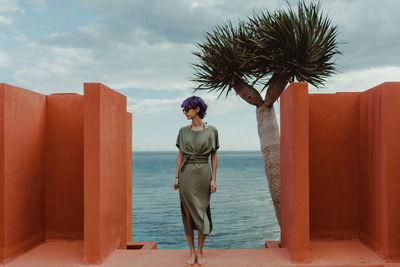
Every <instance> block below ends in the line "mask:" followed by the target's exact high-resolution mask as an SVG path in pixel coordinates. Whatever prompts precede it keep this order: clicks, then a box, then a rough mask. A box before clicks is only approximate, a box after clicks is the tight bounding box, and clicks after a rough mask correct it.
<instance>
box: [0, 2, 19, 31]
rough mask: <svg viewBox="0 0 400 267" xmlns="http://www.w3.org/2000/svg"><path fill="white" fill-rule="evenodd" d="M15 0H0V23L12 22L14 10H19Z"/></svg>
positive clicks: (9, 23) (8, 23)
mask: <svg viewBox="0 0 400 267" xmlns="http://www.w3.org/2000/svg"><path fill="white" fill-rule="evenodd" d="M21 11H22V9H21V8H20V7H19V6H18V1H17V0H2V1H1V4H0V24H4V25H7V26H9V25H11V24H13V22H14V19H13V15H14V13H15V12H21Z"/></svg>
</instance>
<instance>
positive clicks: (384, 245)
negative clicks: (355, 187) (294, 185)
mask: <svg viewBox="0 0 400 267" xmlns="http://www.w3.org/2000/svg"><path fill="white" fill-rule="evenodd" d="M359 114H360V137H361V138H360V146H361V166H360V170H361V176H360V177H361V179H360V181H361V190H362V191H361V195H360V202H361V206H360V207H361V211H362V217H361V231H362V232H361V239H362V240H363V241H364V242H365V243H367V244H368V245H370V246H371V247H373V248H375V249H376V250H377V251H378V252H379V253H380V254H381V255H382V256H384V257H385V258H389V259H394V258H397V259H399V258H400V208H399V205H400V179H399V177H400V164H399V158H400V116H399V114H400V83H384V84H381V85H379V86H377V87H375V88H372V89H370V90H368V91H366V92H364V93H363V94H362V95H361V97H360V113H359Z"/></svg>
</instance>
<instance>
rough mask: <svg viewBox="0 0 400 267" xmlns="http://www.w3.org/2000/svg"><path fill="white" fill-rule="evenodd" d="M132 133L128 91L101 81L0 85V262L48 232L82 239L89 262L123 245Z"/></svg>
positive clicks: (127, 226) (49, 236)
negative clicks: (65, 87) (52, 86)
mask: <svg viewBox="0 0 400 267" xmlns="http://www.w3.org/2000/svg"><path fill="white" fill-rule="evenodd" d="M131 138H132V116H131V114H130V113H128V112H126V96H123V95H121V94H119V93H118V92H116V91H114V90H112V89H110V88H108V87H106V86H104V85H102V84H99V83H86V84H84V95H79V94H68V93H67V94H51V95H43V94H39V93H36V92H32V91H29V90H25V89H22V88H18V87H14V86H11V85H8V84H0V148H1V151H0V195H1V197H0V263H5V262H8V261H10V260H11V259H13V258H15V257H16V256H18V255H20V254H22V253H24V252H25V251H27V250H29V249H31V248H32V247H35V246H36V245H38V244H40V243H42V242H43V241H45V240H49V239H53V240H54V239H63V240H83V242H84V248H83V250H84V253H83V256H84V259H83V260H84V261H85V262H87V263H100V262H102V261H103V260H104V259H105V258H107V257H108V255H110V254H111V253H112V251H113V250H115V249H117V248H126V247H127V243H128V242H129V241H131V238H132V230H131V229H132V227H131V226H132V221H131V220H132V216H131V213H132V206H131V205H132V196H131V190H128V189H130V188H131V185H132V170H131V167H132V153H131V150H132V141H131ZM115 207H119V208H115Z"/></svg>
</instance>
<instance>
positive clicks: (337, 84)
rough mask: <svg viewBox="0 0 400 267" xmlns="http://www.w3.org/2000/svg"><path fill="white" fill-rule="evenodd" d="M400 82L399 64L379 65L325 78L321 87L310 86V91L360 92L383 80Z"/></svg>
mask: <svg viewBox="0 0 400 267" xmlns="http://www.w3.org/2000/svg"><path fill="white" fill-rule="evenodd" d="M390 81H395V82H400V66H381V67H374V68H368V69H361V70H355V71H349V72H346V73H343V74H339V75H336V76H334V77H332V78H330V79H329V80H327V83H326V85H325V86H324V87H323V88H321V89H316V88H315V87H312V86H310V87H309V91H310V93H334V92H360V91H365V90H368V89H370V88H372V87H374V86H377V85H379V84H381V83H383V82H390Z"/></svg>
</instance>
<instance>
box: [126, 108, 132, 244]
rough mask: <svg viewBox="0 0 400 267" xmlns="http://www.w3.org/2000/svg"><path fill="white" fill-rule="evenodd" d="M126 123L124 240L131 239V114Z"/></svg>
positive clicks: (128, 115) (129, 240)
mask: <svg viewBox="0 0 400 267" xmlns="http://www.w3.org/2000/svg"><path fill="white" fill-rule="evenodd" d="M126 124H127V127H128V130H127V131H126V134H127V135H126V153H127V155H126V171H127V177H126V178H127V182H126V190H127V191H126V195H127V198H126V214H127V216H126V239H127V240H126V241H127V242H131V241H133V240H132V163H133V162H132V114H131V113H127V114H126Z"/></svg>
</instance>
